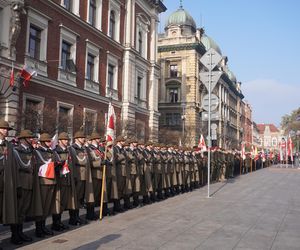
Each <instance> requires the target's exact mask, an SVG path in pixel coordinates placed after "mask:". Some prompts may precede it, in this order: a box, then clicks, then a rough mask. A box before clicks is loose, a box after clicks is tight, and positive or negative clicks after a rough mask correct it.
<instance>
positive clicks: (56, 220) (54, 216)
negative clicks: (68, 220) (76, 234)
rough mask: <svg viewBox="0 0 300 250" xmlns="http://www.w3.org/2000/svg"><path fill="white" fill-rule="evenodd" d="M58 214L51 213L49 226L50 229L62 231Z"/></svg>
mask: <svg viewBox="0 0 300 250" xmlns="http://www.w3.org/2000/svg"><path fill="white" fill-rule="evenodd" d="M59 217H60V215H59V214H52V221H53V223H52V226H51V229H52V230H54V231H58V232H60V231H62V230H63V229H62V228H61V226H60V224H59V219H60V218H59Z"/></svg>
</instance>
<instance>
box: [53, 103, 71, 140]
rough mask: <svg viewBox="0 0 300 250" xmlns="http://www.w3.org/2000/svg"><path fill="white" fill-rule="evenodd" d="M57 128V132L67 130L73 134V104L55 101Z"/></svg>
mask: <svg viewBox="0 0 300 250" xmlns="http://www.w3.org/2000/svg"><path fill="white" fill-rule="evenodd" d="M57 109H58V110H57V115H58V118H57V121H58V124H57V130H58V133H61V132H67V133H68V134H69V135H72V134H73V110H74V106H73V105H70V104H67V103H61V102H58V103H57Z"/></svg>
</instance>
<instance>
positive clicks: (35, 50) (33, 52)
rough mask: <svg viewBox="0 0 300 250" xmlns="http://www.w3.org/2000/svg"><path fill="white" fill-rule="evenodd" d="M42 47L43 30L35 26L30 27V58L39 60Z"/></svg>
mask: <svg viewBox="0 0 300 250" xmlns="http://www.w3.org/2000/svg"><path fill="white" fill-rule="evenodd" d="M40 46H41V30H40V29H39V28H37V27H35V26H33V25H30V31H29V48H28V53H29V56H30V57H33V58H35V59H37V60H39V59H40Z"/></svg>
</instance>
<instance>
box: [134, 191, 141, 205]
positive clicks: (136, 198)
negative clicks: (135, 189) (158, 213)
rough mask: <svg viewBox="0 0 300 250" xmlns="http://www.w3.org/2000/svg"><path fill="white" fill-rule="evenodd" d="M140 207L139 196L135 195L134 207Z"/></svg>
mask: <svg viewBox="0 0 300 250" xmlns="http://www.w3.org/2000/svg"><path fill="white" fill-rule="evenodd" d="M139 205H140V200H139V195H138V194H134V195H133V206H134V207H138V206H139Z"/></svg>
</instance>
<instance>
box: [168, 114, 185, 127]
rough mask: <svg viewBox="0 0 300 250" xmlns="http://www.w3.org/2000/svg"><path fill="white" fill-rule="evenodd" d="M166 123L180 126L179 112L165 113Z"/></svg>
mask: <svg viewBox="0 0 300 250" xmlns="http://www.w3.org/2000/svg"><path fill="white" fill-rule="evenodd" d="M166 125H167V126H180V125H181V114H180V113H166Z"/></svg>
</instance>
